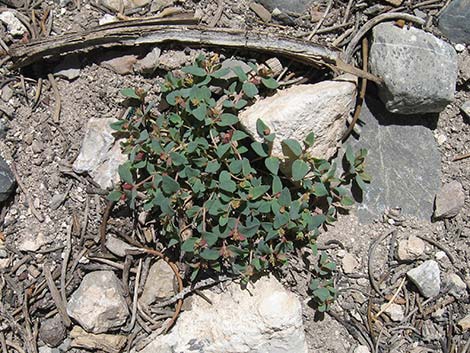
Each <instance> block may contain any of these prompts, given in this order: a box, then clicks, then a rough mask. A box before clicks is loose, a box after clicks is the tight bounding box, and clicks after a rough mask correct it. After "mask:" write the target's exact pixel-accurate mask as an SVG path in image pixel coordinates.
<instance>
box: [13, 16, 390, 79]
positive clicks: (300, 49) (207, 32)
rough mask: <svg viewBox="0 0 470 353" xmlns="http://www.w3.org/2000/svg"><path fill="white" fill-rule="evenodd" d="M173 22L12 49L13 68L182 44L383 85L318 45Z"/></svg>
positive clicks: (122, 26)
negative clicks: (108, 50) (259, 55)
mask: <svg viewBox="0 0 470 353" xmlns="http://www.w3.org/2000/svg"><path fill="white" fill-rule="evenodd" d="M190 20H191V19H185V20H181V19H180V20H179V21H180V22H181V21H183V24H184V21H190ZM192 20H193V21H194V19H192ZM175 22H176V20H171V19H155V20H137V21H124V22H122V23H121V22H117V23H110V24H107V25H104V26H98V27H95V28H91V29H89V30H86V31H84V32H75V33H70V34H64V35H60V36H54V37H50V38H45V39H42V40H36V41H32V42H30V43H26V44H15V45H13V46H12V47H11V48H10V56H11V58H12V60H13V66H12V68H19V67H23V66H26V65H29V64H31V63H34V62H37V61H39V60H41V59H42V58H44V57H47V56H53V55H58V54H61V55H63V54H67V53H70V52H73V51H80V50H90V49H92V48H97V47H104V46H106V47H109V46H113V45H114V46H118V45H119V46H136V45H145V44H164V43H181V44H190V45H195V46H206V47H225V48H235V49H245V50H252V51H257V52H264V53H269V54H272V55H279V56H284V57H287V58H290V59H292V60H294V61H297V62H300V63H303V64H306V65H310V66H313V67H317V68H326V67H328V68H333V69H334V68H336V69H340V70H342V71H345V72H348V73H351V74H353V75H356V76H359V77H365V78H367V79H368V80H372V81H375V82H381V80H380V79H379V78H378V77H376V76H374V75H372V74H370V73H367V72H364V71H363V70H361V69H359V68H356V67H354V66H352V65H350V64H348V63H345V62H344V61H342V60H341V59H340V58H339V51H337V50H334V49H329V48H327V47H324V46H322V45H319V44H314V43H310V42H308V41H304V40H299V39H292V38H287V37H281V36H277V35H273V34H270V33H266V32H255V31H249V30H238V29H227V28H209V27H202V26H182V25H173V26H170V25H165V26H163V24H175ZM176 23H178V22H176Z"/></svg>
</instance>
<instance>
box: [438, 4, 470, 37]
mask: <svg viewBox="0 0 470 353" xmlns="http://www.w3.org/2000/svg"><path fill="white" fill-rule="evenodd" d="M469 18H470V0H452V1H451V2H450V4H449V5H448V6H447V8H446V9H445V10H444V11H443V12H442V14H441V15H440V16H439V19H438V20H439V23H438V27H439V29H440V30H441V31H442V33H444V35H445V36H446V37H447V38H449V39H450V40H451V41H453V42H455V43H466V44H470V22H469V20H468V19H469Z"/></svg>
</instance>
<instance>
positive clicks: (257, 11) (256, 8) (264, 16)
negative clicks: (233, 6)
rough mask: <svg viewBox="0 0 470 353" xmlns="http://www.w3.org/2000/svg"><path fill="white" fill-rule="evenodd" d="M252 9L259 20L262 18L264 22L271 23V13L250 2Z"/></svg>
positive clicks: (261, 6)
mask: <svg viewBox="0 0 470 353" xmlns="http://www.w3.org/2000/svg"><path fill="white" fill-rule="evenodd" d="M249 6H250V9H251V10H253V12H254V13H255V14H257V15H258V17H259V18H261V19H262V20H263V21H264V22H270V21H271V12H269V11H268V10H266V8H265V7H264V6H263V5H261V4H258V3H256V2H250V5H249Z"/></svg>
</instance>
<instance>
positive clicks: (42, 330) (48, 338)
mask: <svg viewBox="0 0 470 353" xmlns="http://www.w3.org/2000/svg"><path fill="white" fill-rule="evenodd" d="M65 336H66V330H65V326H64V324H63V323H62V320H61V319H60V316H59V315H55V316H53V317H52V318H50V319H46V320H43V321H42V322H41V326H40V327H39V338H41V340H42V341H43V342H44V343H45V344H47V345H48V346H50V347H57V346H58V345H59V344H61V343H62V342H63V341H64V338H65Z"/></svg>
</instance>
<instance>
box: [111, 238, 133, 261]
mask: <svg viewBox="0 0 470 353" xmlns="http://www.w3.org/2000/svg"><path fill="white" fill-rule="evenodd" d="M105 246H106V249H108V250H109V251H110V252H112V253H113V254H114V255H117V256H120V257H125V256H126V255H127V254H126V251H127V250H136V249H137V248H136V247H135V246H132V245H130V244H128V243H126V242H125V241H123V240H121V239H119V238H116V237H115V236H112V235H108V236H107V237H106V244H105Z"/></svg>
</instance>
